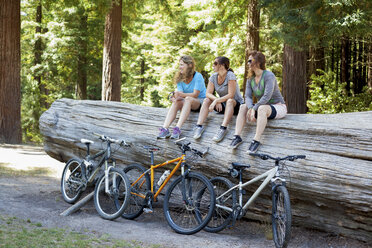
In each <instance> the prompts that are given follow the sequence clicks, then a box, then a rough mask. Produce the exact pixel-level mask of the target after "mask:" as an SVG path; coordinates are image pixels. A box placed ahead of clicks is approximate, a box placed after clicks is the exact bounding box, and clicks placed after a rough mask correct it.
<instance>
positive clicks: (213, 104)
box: [208, 100, 217, 112]
mask: <svg viewBox="0 0 372 248" xmlns="http://www.w3.org/2000/svg"><path fill="white" fill-rule="evenodd" d="M216 104H217V101H216V100H214V101H213V102H212V103H211V105H209V109H208V110H209V112H212V111H213V110H214V107H215V106H216Z"/></svg>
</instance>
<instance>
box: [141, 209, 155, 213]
mask: <svg viewBox="0 0 372 248" xmlns="http://www.w3.org/2000/svg"><path fill="white" fill-rule="evenodd" d="M143 212H145V213H146V214H152V213H153V212H154V211H153V210H152V209H151V208H143Z"/></svg>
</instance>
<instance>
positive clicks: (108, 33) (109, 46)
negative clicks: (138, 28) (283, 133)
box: [102, 0, 122, 102]
mask: <svg viewBox="0 0 372 248" xmlns="http://www.w3.org/2000/svg"><path fill="white" fill-rule="evenodd" d="M117 2H119V4H117ZM121 19H122V0H119V1H117V0H112V5H111V9H110V11H109V13H108V14H107V15H106V20H105V39H104V47H103V69H102V101H118V102H120V100H121V92H120V91H121V69H120V57H121Z"/></svg>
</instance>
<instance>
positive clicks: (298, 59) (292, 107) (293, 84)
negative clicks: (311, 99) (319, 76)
mask: <svg viewBox="0 0 372 248" xmlns="http://www.w3.org/2000/svg"><path fill="white" fill-rule="evenodd" d="M283 56H284V58H283V89H282V91H283V96H284V99H285V102H286V104H287V107H288V113H296V114H301V113H306V111H307V107H306V100H307V99H306V95H307V89H306V79H307V77H306V52H305V51H295V50H294V49H293V48H292V47H290V46H289V45H284V55H283Z"/></svg>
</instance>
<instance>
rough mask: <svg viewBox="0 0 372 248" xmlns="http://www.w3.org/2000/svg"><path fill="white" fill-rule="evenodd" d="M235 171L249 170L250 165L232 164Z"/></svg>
mask: <svg viewBox="0 0 372 248" xmlns="http://www.w3.org/2000/svg"><path fill="white" fill-rule="evenodd" d="M231 164H232V166H233V167H234V169H247V168H249V167H251V166H250V165H249V164H240V163H234V162H233V163H231Z"/></svg>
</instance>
